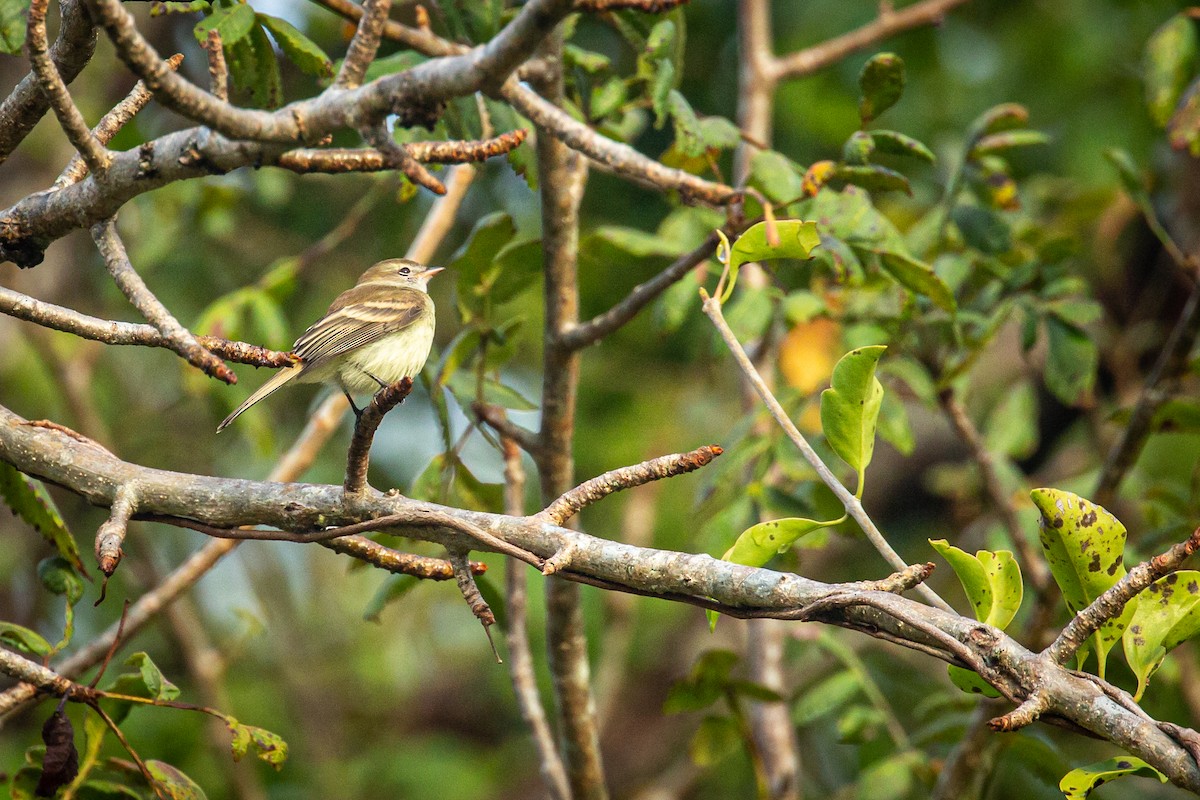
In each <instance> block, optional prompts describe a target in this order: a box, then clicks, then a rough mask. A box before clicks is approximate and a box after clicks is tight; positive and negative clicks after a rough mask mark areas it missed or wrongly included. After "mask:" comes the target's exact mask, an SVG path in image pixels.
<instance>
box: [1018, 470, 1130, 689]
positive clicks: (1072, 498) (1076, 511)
mask: <svg viewBox="0 0 1200 800" xmlns="http://www.w3.org/2000/svg"><path fill="white" fill-rule="evenodd" d="M1030 497H1031V498H1032V499H1033V504H1034V505H1035V506H1037V509H1038V511H1039V512H1041V523H1040V535H1039V540H1040V541H1041V544H1042V550H1043V551H1044V552H1045V553H1046V560H1047V562H1048V563H1049V564H1050V572H1051V574H1052V575H1053V576H1054V581H1055V582H1056V583H1057V584H1058V587H1059V588H1060V589H1061V590H1062V594H1063V599H1064V600H1065V601H1066V603H1067V607H1068V608H1069V609H1071V611H1072V612H1073V613H1078V612H1079V611H1081V610H1083V609H1084V608H1086V607H1087V606H1088V604H1089V603H1091V602H1092V601H1093V600H1095V599H1096V598H1097V597H1099V596H1100V595H1101V594H1103V593H1104V592H1105V591H1106V590H1108V589H1109V588H1111V587H1112V585H1113V584H1115V583H1116V582H1117V581H1119V580H1120V579H1121V578H1123V577H1124V576H1125V564H1124V559H1125V556H1124V553H1125V526H1124V525H1122V524H1121V523H1120V521H1119V520H1118V519H1117V518H1116V517H1114V516H1113V515H1112V514H1110V513H1109V512H1108V511H1106V510H1105V509H1103V508H1102V507H1100V506H1098V505H1096V504H1095V503H1092V502H1090V501H1088V500H1085V499H1084V498H1082V497H1080V496H1079V495H1076V494H1072V493H1071V492H1064V491H1062V490H1060V489H1034V490H1033V491H1032V492H1031V493H1030ZM1132 614H1133V608H1132V607H1131V606H1126V607H1125V612H1124V613H1123V614H1122V615H1121V616H1120V617H1118V618H1117V619H1110V620H1108V621H1107V622H1105V623H1104V625H1103V626H1101V628H1100V630H1099V631H1097V632H1096V633H1095V634H1094V635H1093V636H1092V639H1091V641H1092V642H1093V643H1094V644H1095V648H1096V658H1097V660H1098V662H1099V668H1098V670H1097V674H1098V675H1099V676H1100V677H1101V678H1103V677H1104V667H1105V663H1106V661H1107V658H1108V651H1109V650H1110V649H1111V648H1112V646H1113V645H1114V644H1116V643H1117V641H1118V640H1119V639H1120V638H1121V634H1122V633H1124V631H1125V628H1126V626H1127V625H1128V623H1129V618H1130V616H1132ZM1086 657H1087V654H1086V653H1084V652H1082V651H1081V653H1080V656H1079V663H1080V666H1082V665H1083V662H1084V661H1085V659H1086Z"/></svg>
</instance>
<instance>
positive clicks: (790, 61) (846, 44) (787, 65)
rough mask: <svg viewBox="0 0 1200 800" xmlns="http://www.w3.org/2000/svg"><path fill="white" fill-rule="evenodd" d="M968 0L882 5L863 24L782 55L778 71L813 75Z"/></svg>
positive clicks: (786, 74)
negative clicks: (895, 7)
mask: <svg viewBox="0 0 1200 800" xmlns="http://www.w3.org/2000/svg"><path fill="white" fill-rule="evenodd" d="M966 2H967V0H922V1H921V2H918V3H913V4H912V5H910V6H905V7H904V8H901V9H899V10H892V9H891V6H890V4H889V5H886V6H883V10H882V11H881V12H880V14H879V16H878V17H877V18H876V19H874V20H872V21H871V22H868V23H867V24H866V25H863V26H862V27H861V28H857V29H855V30H853V31H850V32H849V33H845V34H842V35H841V36H838V37H836V38H834V39H829V40H828V41H824V42H821V43H820V44H818V45H814V46H812V47H809V48H806V49H804V50H798V51H796V52H795V53H792V54H790V55H786V56H783V57H781V58H779V59H778V60H777V61H776V62H775V64H774V65H773V67H774V72H775V75H776V77H777V78H778V79H781V80H783V79H787V78H800V77H803V76H805V75H811V74H812V73H814V72H816V71H817V70H819V69H823V68H825V67H827V66H829V65H830V64H835V63H837V62H838V61H841V60H842V59H843V58H845V57H846V56H848V55H850V54H851V53H855V52H857V51H859V50H864V49H866V48H868V47H871V46H872V45H874V44H875V43H876V42H879V41H882V40H883V39H886V38H888V37H889V36H894V35H895V34H897V33H903V32H904V31H906V30H910V29H911V28H919V27H921V26H923V25H938V24H940V23H941V21H942V19H943V18H944V17H945V16H946V13H947V12H949V11H950V10H951V9H953V8H955V7H956V6H960V5H962V4H963V3H966Z"/></svg>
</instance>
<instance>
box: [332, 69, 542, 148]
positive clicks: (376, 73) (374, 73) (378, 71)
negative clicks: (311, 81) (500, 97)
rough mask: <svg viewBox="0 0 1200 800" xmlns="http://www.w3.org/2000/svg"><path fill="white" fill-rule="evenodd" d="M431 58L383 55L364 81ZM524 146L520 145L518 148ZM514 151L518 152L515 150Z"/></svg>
mask: <svg viewBox="0 0 1200 800" xmlns="http://www.w3.org/2000/svg"><path fill="white" fill-rule="evenodd" d="M342 60H343V59H338V60H337V62H335V63H334V65H333V70H332V71H334V72H336V71H337V70H338V68H340V67H341V65H342ZM428 60H429V59H428V58H426V57H425V56H423V55H421V54H420V53H418V52H416V51H415V50H401V51H400V52H398V53H392V54H391V55H387V56H382V57H380V58H377V59H375V60H374V61H372V62H371V65H370V66H369V67H367V71H366V74H364V75H363V83H370V82H371V81H373V80H375V79H376V78H382V77H383V76H384V75H393V74H395V73H397V72H404V71H405V70H406V69H412V68H413V67H415V66H417V65H418V64H423V63H425V62H426V61H428ZM521 149H522V148H520V147H518V148H517V150H521ZM513 152H516V150H514V151H513Z"/></svg>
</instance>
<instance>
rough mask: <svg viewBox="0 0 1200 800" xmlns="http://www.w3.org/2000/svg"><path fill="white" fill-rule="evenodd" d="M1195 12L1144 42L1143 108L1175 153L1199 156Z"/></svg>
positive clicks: (1199, 56)
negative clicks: (1144, 107) (1144, 90)
mask: <svg viewBox="0 0 1200 800" xmlns="http://www.w3.org/2000/svg"><path fill="white" fill-rule="evenodd" d="M1197 19H1200V11H1197V10H1196V9H1195V8H1189V9H1185V10H1184V11H1181V12H1179V13H1178V14H1176V15H1175V16H1173V17H1171V18H1170V19H1169V20H1167V21H1166V22H1164V23H1163V24H1162V26H1161V27H1160V28H1159V29H1158V30H1157V31H1155V32H1154V35H1153V36H1151V37H1150V40H1149V41H1148V42H1146V53H1145V64H1144V67H1143V70H1142V74H1143V78H1144V81H1145V84H1146V105H1147V106H1148V108H1149V110H1150V118H1151V119H1152V120H1153V121H1154V123H1155V124H1156V125H1157V126H1159V127H1160V128H1163V129H1165V130H1166V133H1167V140H1168V141H1169V142H1170V143H1171V146H1172V147H1174V148H1176V149H1178V150H1187V151H1188V152H1189V153H1191V154H1192V155H1193V156H1195V155H1200V76H1198V75H1197V67H1198V66H1200V40H1198V39H1197V34H1196V21H1197Z"/></svg>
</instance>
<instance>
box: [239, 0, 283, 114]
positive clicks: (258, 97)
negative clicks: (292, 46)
mask: <svg viewBox="0 0 1200 800" xmlns="http://www.w3.org/2000/svg"><path fill="white" fill-rule="evenodd" d="M242 8H249V6H242ZM250 46H251V47H252V48H253V50H254V85H253V87H252V88H253V89H254V102H255V103H256V104H257V105H259V106H260V107H262V108H277V107H278V106H279V105H281V104H282V103H283V75H282V74H280V72H279V61H278V59H276V58H275V48H274V47H272V46H271V40H270V39H268V38H267V34H266V31H264V30H263V28H262V26H261V25H258V24H255V25H254V26H253V27H252V28H251V29H250Z"/></svg>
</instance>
